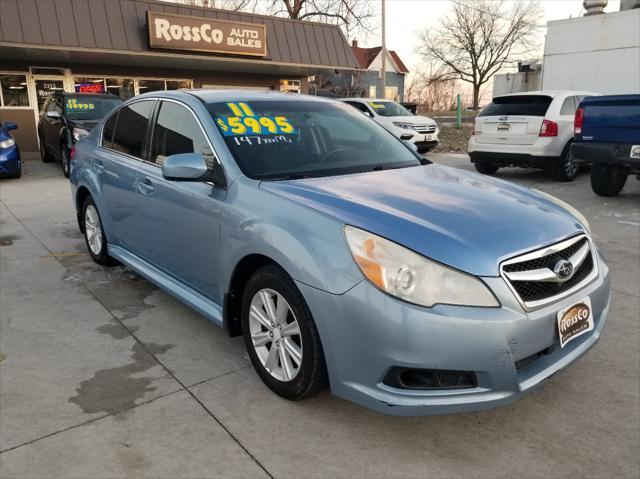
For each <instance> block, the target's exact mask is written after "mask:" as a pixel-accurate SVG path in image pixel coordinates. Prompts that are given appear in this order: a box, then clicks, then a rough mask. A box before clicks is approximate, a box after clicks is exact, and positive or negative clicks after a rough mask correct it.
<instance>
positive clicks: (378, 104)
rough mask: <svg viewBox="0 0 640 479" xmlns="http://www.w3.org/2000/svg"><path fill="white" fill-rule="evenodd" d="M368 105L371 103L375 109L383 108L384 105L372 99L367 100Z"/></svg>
mask: <svg viewBox="0 0 640 479" xmlns="http://www.w3.org/2000/svg"><path fill="white" fill-rule="evenodd" d="M369 105H371V107H372V108H375V109H376V110H384V108H385V107H384V105H383V104H382V103H376V102H373V101H370V102H369Z"/></svg>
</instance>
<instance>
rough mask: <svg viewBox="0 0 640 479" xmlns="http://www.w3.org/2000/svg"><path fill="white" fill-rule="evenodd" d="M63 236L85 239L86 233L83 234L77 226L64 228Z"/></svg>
mask: <svg viewBox="0 0 640 479" xmlns="http://www.w3.org/2000/svg"><path fill="white" fill-rule="evenodd" d="M62 236H64V237H65V238H71V239H83V238H84V235H83V234H82V232H81V231H80V229H79V228H78V227H77V226H75V227H73V228H69V229H67V230H64V231H63V232H62ZM82 244H83V245H84V243H82Z"/></svg>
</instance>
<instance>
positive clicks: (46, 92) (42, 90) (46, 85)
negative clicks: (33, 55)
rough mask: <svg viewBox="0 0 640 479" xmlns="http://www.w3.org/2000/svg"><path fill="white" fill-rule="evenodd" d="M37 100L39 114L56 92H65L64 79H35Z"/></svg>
mask: <svg viewBox="0 0 640 479" xmlns="http://www.w3.org/2000/svg"><path fill="white" fill-rule="evenodd" d="M33 81H34V84H35V93H36V99H37V100H38V113H40V112H41V111H42V105H44V102H45V101H47V98H49V96H51V93H53V92H54V91H58V90H59V91H62V90H64V79H63V78H60V77H58V78H34V80H33Z"/></svg>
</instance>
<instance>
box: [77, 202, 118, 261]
mask: <svg viewBox="0 0 640 479" xmlns="http://www.w3.org/2000/svg"><path fill="white" fill-rule="evenodd" d="M82 221H83V226H84V228H83V230H84V241H85V243H86V245H87V249H88V250H89V254H90V255H91V259H93V261H95V262H96V263H98V264H101V265H103V266H112V265H114V264H117V261H116V260H114V259H113V258H112V257H111V256H109V253H108V250H107V236H106V235H105V234H104V228H103V227H102V221H101V219H100V214H99V213H98V208H97V207H96V204H95V203H94V202H93V198H91V196H87V199H86V200H84V205H83V206H82Z"/></svg>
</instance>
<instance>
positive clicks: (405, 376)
mask: <svg viewBox="0 0 640 479" xmlns="http://www.w3.org/2000/svg"><path fill="white" fill-rule="evenodd" d="M383 383H384V384H386V385H387V386H391V387H394V388H398V389H465V388H474V387H477V386H478V379H477V378H476V375H475V373H473V372H471V371H445V370H440V369H414V368H400V367H397V366H396V367H393V368H391V369H390V370H389V372H388V373H387V375H386V376H385V378H384V380H383Z"/></svg>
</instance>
